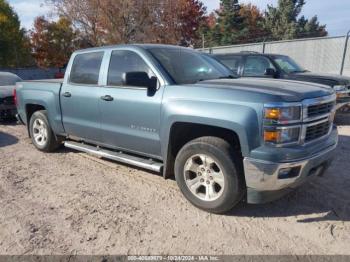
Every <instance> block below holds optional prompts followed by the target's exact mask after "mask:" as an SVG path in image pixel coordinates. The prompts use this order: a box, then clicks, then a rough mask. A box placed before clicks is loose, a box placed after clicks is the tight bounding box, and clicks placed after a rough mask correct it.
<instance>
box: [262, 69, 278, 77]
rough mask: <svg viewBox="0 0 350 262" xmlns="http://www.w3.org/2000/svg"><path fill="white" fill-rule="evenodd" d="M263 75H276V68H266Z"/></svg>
mask: <svg viewBox="0 0 350 262" xmlns="http://www.w3.org/2000/svg"><path fill="white" fill-rule="evenodd" d="M264 75H266V76H272V77H275V76H276V70H275V69H273V68H266V70H265V74H264Z"/></svg>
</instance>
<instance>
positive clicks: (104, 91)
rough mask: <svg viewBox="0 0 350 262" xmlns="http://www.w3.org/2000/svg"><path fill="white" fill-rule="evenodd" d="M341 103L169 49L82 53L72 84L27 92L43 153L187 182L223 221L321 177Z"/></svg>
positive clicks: (70, 71) (24, 85)
mask: <svg viewBox="0 0 350 262" xmlns="http://www.w3.org/2000/svg"><path fill="white" fill-rule="evenodd" d="M335 99H336V97H335V94H334V91H333V90H331V89H330V88H327V87H325V86H322V85H318V84H313V83H301V82H294V81H289V80H273V79H257V78H251V79H232V76H231V72H230V70H228V69H227V68H226V67H225V66H223V65H222V64H220V63H219V62H217V61H216V60H214V59H213V58H211V57H208V56H206V55H204V54H201V53H199V52H197V51H195V50H192V49H187V48H182V47H175V46H165V45H125V46H111V47H103V48H94V49H88V50H82V51H77V52H75V53H74V54H73V55H72V57H71V60H70V62H69V64H68V67H67V71H66V75H65V78H64V80H63V81H58V80H51V81H30V82H29V81H28V82H27V81H24V82H21V83H18V84H17V87H16V101H17V107H18V112H19V114H18V116H17V117H18V119H19V120H20V121H22V122H23V123H24V124H26V125H27V128H28V133H29V135H30V137H31V139H32V141H33V144H34V146H35V147H36V148H37V149H39V150H41V151H44V152H51V151H53V150H55V149H57V148H58V147H59V146H60V145H61V144H64V145H65V146H66V147H68V148H71V149H74V150H80V151H83V152H87V153H91V154H95V155H97V156H100V157H104V158H108V159H113V160H116V161H119V162H122V163H126V164H129V165H134V166H137V167H140V168H144V169H148V170H152V171H157V172H162V174H163V176H164V177H165V178H169V177H172V176H173V175H175V178H176V181H177V183H178V186H179V187H180V189H181V191H182V193H183V194H184V196H185V197H186V198H187V199H188V200H189V201H190V202H191V203H192V204H194V205H195V206H197V207H199V208H202V209H204V210H207V211H209V212H215V213H224V212H227V211H228V210H230V209H231V208H233V207H234V206H235V205H236V204H237V203H238V202H239V201H241V200H242V199H246V200H247V202H248V203H262V202H267V201H271V200H274V199H276V198H278V197H280V196H282V195H283V194H285V193H287V192H289V191H290V190H291V189H293V188H296V187H298V186H299V185H300V184H302V183H304V182H305V181H307V180H309V179H311V177H315V176H318V175H321V174H322V173H323V172H324V170H325V169H326V168H327V167H328V166H329V164H330V162H331V159H332V156H333V153H334V150H335V148H336V146H337V139H338V136H337V130H336V128H335V127H334V125H333V117H334V113H335ZM117 193H118V192H116V194H117Z"/></svg>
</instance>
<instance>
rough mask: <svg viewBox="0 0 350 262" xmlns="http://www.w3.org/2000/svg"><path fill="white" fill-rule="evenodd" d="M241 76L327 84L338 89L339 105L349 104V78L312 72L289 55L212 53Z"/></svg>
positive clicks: (235, 73)
mask: <svg viewBox="0 0 350 262" xmlns="http://www.w3.org/2000/svg"><path fill="white" fill-rule="evenodd" d="M212 56H213V57H214V58H216V59H217V60H218V61H220V62H221V63H223V64H224V65H226V66H227V67H229V68H230V69H231V70H232V72H233V73H234V75H237V76H238V77H265V78H278V79H290V80H297V81H304V82H312V83H318V84H324V85H328V86H330V87H332V88H333V89H334V90H335V91H336V92H337V108H340V107H343V106H344V105H346V104H348V105H349V103H350V77H345V76H341V75H331V74H317V73H312V72H310V71H308V70H306V69H304V68H302V67H301V66H300V65H298V64H297V63H296V62H295V61H294V60H293V59H292V58H290V57H289V56H286V55H277V54H261V53H257V52H240V53H230V54H213V55H212Z"/></svg>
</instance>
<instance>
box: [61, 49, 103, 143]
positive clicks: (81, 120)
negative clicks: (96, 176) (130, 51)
mask: <svg viewBox="0 0 350 262" xmlns="http://www.w3.org/2000/svg"><path fill="white" fill-rule="evenodd" d="M103 55H104V52H91V53H84V54H78V55H76V56H75V58H74V60H73V64H72V68H71V70H70V76H69V79H68V80H67V81H66V83H65V84H63V86H62V90H61V97H60V99H61V108H62V121H63V125H64V128H65V132H66V133H67V134H68V135H71V136H75V137H80V138H83V139H85V140H91V141H96V142H99V141H100V140H101V135H100V111H99V108H98V106H99V104H98V103H99V95H100V87H99V85H98V83H99V75H100V68H101V64H102V59H103Z"/></svg>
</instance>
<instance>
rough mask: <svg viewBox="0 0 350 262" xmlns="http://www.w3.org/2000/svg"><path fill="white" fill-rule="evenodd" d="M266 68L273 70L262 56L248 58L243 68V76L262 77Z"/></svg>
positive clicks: (268, 61)
mask: <svg viewBox="0 0 350 262" xmlns="http://www.w3.org/2000/svg"><path fill="white" fill-rule="evenodd" d="M268 68H272V69H275V67H274V66H273V64H272V63H271V62H270V60H269V59H268V58H266V57H264V56H248V57H247V59H246V61H245V66H244V73H243V75H244V76H264V75H265V71H266V69H268Z"/></svg>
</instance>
